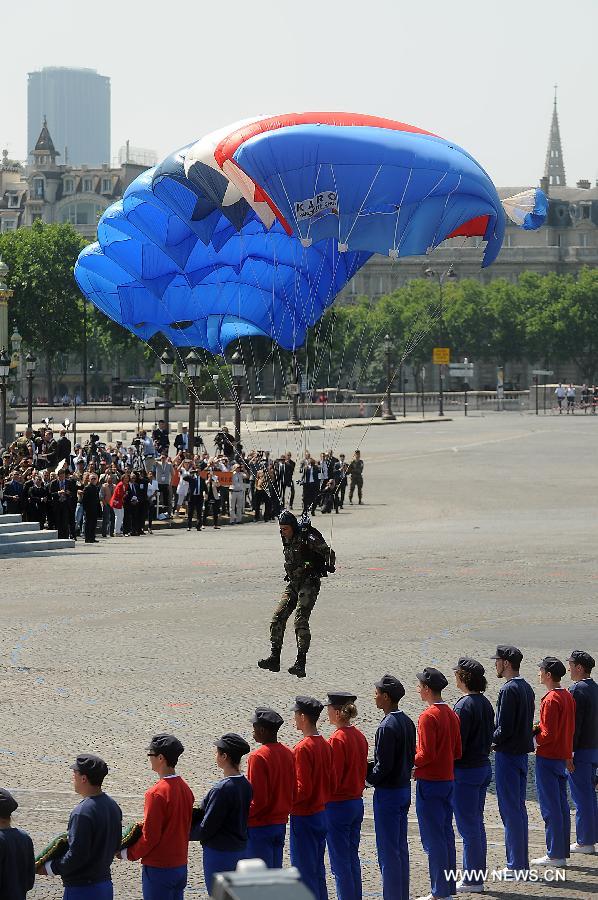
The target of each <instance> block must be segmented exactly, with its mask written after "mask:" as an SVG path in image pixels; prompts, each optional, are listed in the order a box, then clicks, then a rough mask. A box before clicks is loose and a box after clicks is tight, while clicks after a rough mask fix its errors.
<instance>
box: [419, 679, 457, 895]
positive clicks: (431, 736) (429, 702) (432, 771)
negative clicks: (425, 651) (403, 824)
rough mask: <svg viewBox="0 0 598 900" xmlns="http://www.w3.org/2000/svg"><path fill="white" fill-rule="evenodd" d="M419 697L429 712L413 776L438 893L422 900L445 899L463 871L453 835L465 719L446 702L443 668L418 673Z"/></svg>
mask: <svg viewBox="0 0 598 900" xmlns="http://www.w3.org/2000/svg"><path fill="white" fill-rule="evenodd" d="M417 680H418V682H419V686H418V687H419V695H420V697H421V698H422V700H423V702H424V703H425V704H426V709H425V710H424V711H423V713H422V714H421V715H420V717H419V719H418V722H417V747H416V751H415V768H414V770H413V777H414V778H415V779H416V781H417V787H416V791H415V810H416V813H417V821H418V823H419V833H420V836H421V841H422V845H423V848H424V850H425V851H426V853H427V854H428V868H429V871H430V884H431V887H432V893H431V894H427V896H426V897H425V898H424V897H422V898H420V900H444V898H447V897H452V896H453V894H454V893H455V892H456V884H455V877H454V875H453V876H452V877H450V878H449V877H448V873H449V872H453V873H454V872H455V870H456V868H457V853H456V849H455V832H454V831H453V790H454V778H455V760H456V759H459V757H460V756H461V728H460V725H459V716H458V715H457V713H456V712H454V711H453V710H452V709H451V707H450V706H448V704H447V703H445V702H444V700H443V699H442V691H443V690H444V688H445V687H446V686H447V685H448V681H447V680H446V678H445V677H444V675H443V674H442V672H439V671H438V669H434V668H432V667H431V666H428V667H426V668H425V669H424V670H423V672H418V674H417Z"/></svg>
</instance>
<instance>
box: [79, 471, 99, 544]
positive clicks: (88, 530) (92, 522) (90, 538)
mask: <svg viewBox="0 0 598 900" xmlns="http://www.w3.org/2000/svg"><path fill="white" fill-rule="evenodd" d="M81 505H82V506H83V512H84V513H85V543H86V544H97V543H98V541H97V540H96V528H97V524H98V518H99V515H100V488H99V485H98V476H97V475H96V474H95V472H93V473H92V474H91V475H90V476H89V481H88V483H87V485H86V486H85V487H84V488H83V497H82V499H81Z"/></svg>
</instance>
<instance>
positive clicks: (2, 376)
mask: <svg viewBox="0 0 598 900" xmlns="http://www.w3.org/2000/svg"><path fill="white" fill-rule="evenodd" d="M9 374H10V356H9V355H8V354H7V352H6V350H5V349H4V347H3V348H2V350H0V407H1V409H0V419H1V424H2V435H1V437H2V446H3V447H6V383H7V381H8V376H9Z"/></svg>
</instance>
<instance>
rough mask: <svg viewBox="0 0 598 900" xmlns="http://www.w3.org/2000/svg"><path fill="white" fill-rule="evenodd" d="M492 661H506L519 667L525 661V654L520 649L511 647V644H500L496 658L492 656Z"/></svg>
mask: <svg viewBox="0 0 598 900" xmlns="http://www.w3.org/2000/svg"><path fill="white" fill-rule="evenodd" d="M490 659H504V660H505V662H510V663H512V664H513V665H514V666H519V665H521V660H522V659H523V653H522V652H521V650H520V649H519V647H511V646H510V644H499V645H498V647H497V648H496V653H495V654H494V656H491V657H490Z"/></svg>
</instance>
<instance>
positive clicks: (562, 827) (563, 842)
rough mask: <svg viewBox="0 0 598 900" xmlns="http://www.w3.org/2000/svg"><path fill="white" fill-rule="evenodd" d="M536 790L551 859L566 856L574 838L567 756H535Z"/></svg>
mask: <svg viewBox="0 0 598 900" xmlns="http://www.w3.org/2000/svg"><path fill="white" fill-rule="evenodd" d="M536 790H537V792H538V803H539V804H540V812H541V813H542V818H543V819H544V831H545V832H546V850H547V851H548V855H549V856H550V858H551V859H567V857H568V856H569V843H570V841H571V813H570V812H569V803H568V801H567V770H566V768H565V760H564V759H546V758H545V757H544V756H538V755H536Z"/></svg>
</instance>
